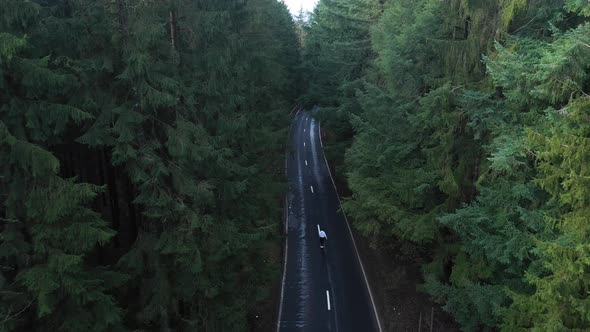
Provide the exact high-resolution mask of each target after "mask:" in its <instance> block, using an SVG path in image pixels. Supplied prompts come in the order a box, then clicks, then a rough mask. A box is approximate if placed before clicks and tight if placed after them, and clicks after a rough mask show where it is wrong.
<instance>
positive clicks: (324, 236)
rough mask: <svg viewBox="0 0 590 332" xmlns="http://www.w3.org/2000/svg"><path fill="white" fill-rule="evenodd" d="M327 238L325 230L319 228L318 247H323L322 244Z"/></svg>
mask: <svg viewBox="0 0 590 332" xmlns="http://www.w3.org/2000/svg"><path fill="white" fill-rule="evenodd" d="M327 239H328V236H327V235H326V232H324V230H320V248H322V249H324V244H326V240H327Z"/></svg>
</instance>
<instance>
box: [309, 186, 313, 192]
mask: <svg viewBox="0 0 590 332" xmlns="http://www.w3.org/2000/svg"><path fill="white" fill-rule="evenodd" d="M309 187H310V188H311V193H312V194H313V186H309Z"/></svg>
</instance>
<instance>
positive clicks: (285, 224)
mask: <svg viewBox="0 0 590 332" xmlns="http://www.w3.org/2000/svg"><path fill="white" fill-rule="evenodd" d="M295 109H297V112H296V113H295V116H294V118H297V115H298V114H299V112H300V111H301V107H300V106H299V105H296V106H295V107H294V108H293V109H292V110H291V112H290V113H289V115H291V114H293V111H295ZM292 129H293V121H291V124H290V125H289V134H288V135H287V146H286V150H285V177H286V178H287V182H288V181H289V179H288V176H287V158H288V156H289V150H288V149H289V144H290V143H291V131H292ZM288 195H289V192H288V189H287V193H286V194H285V206H284V207H283V209H285V211H286V212H285V213H283V219H284V220H283V223H284V228H285V229H284V230H283V231H284V235H285V241H284V242H285V244H284V246H283V248H284V249H283V251H284V256H283V280H282V282H281V296H280V298H279V314H278V317H277V332H279V331H280V329H281V318H282V316H283V298H284V296H285V277H286V275H287V253H288V249H289V234H288V233H289V232H288V229H289V224H288V220H289V199H288Z"/></svg>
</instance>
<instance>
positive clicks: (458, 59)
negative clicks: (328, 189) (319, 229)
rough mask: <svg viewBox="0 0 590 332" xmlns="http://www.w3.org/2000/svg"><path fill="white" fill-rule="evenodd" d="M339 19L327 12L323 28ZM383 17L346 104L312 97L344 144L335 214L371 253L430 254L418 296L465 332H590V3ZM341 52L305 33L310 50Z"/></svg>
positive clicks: (404, 10)
mask: <svg viewBox="0 0 590 332" xmlns="http://www.w3.org/2000/svg"><path fill="white" fill-rule="evenodd" d="M336 3H337V2H333V1H320V6H319V9H318V12H317V15H320V16H319V17H318V21H319V22H320V23H321V22H323V21H321V19H322V17H321V14H322V11H321V9H322V8H324V10H326V8H328V9H329V8H331V6H334V7H335V8H338V7H337V6H335V4H336ZM373 7H374V8H379V5H377V4H374V5H373ZM382 8H383V11H382V12H381V13H380V14H378V15H377V16H378V19H377V20H375V21H374V22H373V23H371V24H370V25H369V28H368V29H369V31H370V41H371V47H372V51H373V52H372V53H369V54H365V55H364V56H363V57H362V58H361V59H360V60H356V64H357V65H363V68H367V69H366V70H364V71H363V72H362V74H361V76H359V77H358V79H357V82H359V84H356V85H355V86H354V89H355V92H354V94H348V95H346V96H342V95H339V94H337V93H336V91H337V90H336V88H337V86H336V87H331V90H330V89H328V86H327V85H323V86H322V85H316V86H320V87H321V88H318V89H313V88H314V87H316V86H314V85H313V84H318V82H320V81H321V79H322V78H320V79H316V80H314V79H311V84H312V85H310V87H311V88H312V90H314V91H313V92H315V93H317V94H318V95H317V96H316V95H311V94H310V95H309V96H311V97H312V99H313V101H314V102H317V103H320V104H322V105H323V106H325V107H324V111H323V113H324V114H321V115H320V117H321V119H322V120H324V122H325V127H326V126H328V127H330V126H333V127H334V128H333V129H335V130H338V129H339V128H345V127H346V121H347V120H348V119H349V120H348V121H349V122H350V125H351V126H352V129H353V130H352V131H351V132H350V133H351V134H353V138H352V141H353V143H352V145H351V146H350V147H349V148H348V150H347V151H346V158H345V168H346V170H347V173H346V175H347V178H348V184H349V187H350V189H351V191H352V194H351V197H350V198H348V199H347V200H346V202H345V204H344V208H345V209H346V211H347V213H348V214H349V215H350V216H352V219H354V224H355V226H356V227H357V228H358V229H359V230H360V231H361V232H362V233H363V234H365V235H369V236H371V238H372V239H373V243H374V244H376V245H380V244H383V245H388V244H389V243H390V242H391V241H394V242H398V241H400V240H402V241H409V242H412V243H413V244H414V245H418V246H419V247H420V248H421V249H422V250H421V251H422V252H426V253H428V256H427V257H422V258H423V259H427V260H428V261H429V262H428V263H427V264H425V265H424V267H423V270H424V275H425V284H424V287H423V289H424V290H425V291H426V292H428V293H429V294H430V295H432V297H433V299H434V300H436V301H438V302H439V303H441V304H442V305H443V308H444V309H445V310H447V311H448V312H450V313H451V314H453V316H454V317H455V318H456V320H457V322H458V323H459V324H460V325H461V327H462V329H463V330H468V331H482V330H487V331H492V330H496V329H502V330H507V331H515V330H525V329H530V330H535V331H563V330H587V329H588V328H590V321H589V320H588V317H587V316H588V315H587V313H588V305H587V303H588V299H587V293H588V288H589V285H588V282H587V280H588V273H587V271H588V270H589V267H588V255H587V253H588V245H587V243H586V242H587V238H588V227H587V226H586V224H587V222H586V221H587V217H586V216H587V215H588V211H589V209H588V206H587V204H588V202H590V193H589V192H588V189H587V188H588V183H587V182H588V181H587V178H588V176H589V175H588V174H586V173H587V172H588V167H587V165H588V162H589V161H588V156H587V151H589V147H588V146H586V145H587V142H588V139H589V137H588V133H589V131H588V128H587V125H586V123H587V122H588V119H587V113H588V109H590V103H589V102H588V98H589V96H588V93H587V92H588V87H589V86H590V85H589V80H588V72H589V69H590V63H589V62H588V59H590V54H589V52H590V47H589V44H590V40H588V36H590V33H589V30H588V22H587V20H588V19H587V17H588V15H589V13H588V3H587V1H575V0H573V1H538V0H528V1H524V0H497V1H465V0H456V1H455V0H452V1H437V0H421V1H385V2H383V5H382ZM342 20H345V21H344V22H341V21H342ZM355 22H356V21H355V17H354V16H353V17H346V16H343V17H341V19H340V21H339V24H340V25H341V26H347V25H348V24H350V25H352V24H354V23H355ZM349 30H350V31H352V29H349ZM342 36H343V34H342V33H340V30H338V29H335V28H333V29H324V30H320V29H319V28H317V27H316V28H314V26H313V25H312V26H311V28H310V29H309V30H308V35H307V36H306V38H307V40H312V41H313V40H315V39H319V38H321V40H323V41H326V40H327V41H328V42H327V44H330V43H335V42H336V41H338V40H340V39H341V38H342ZM306 47H307V48H306V50H305V52H307V53H308V54H313V52H317V45H314V44H310V43H308V44H306ZM320 58H321V57H319V56H317V57H316V58H314V59H320ZM311 66H312V68H314V69H317V70H316V71H313V73H314V75H324V74H326V73H330V72H336V71H337V70H339V69H340V68H341V67H340V66H329V65H328V63H327V62H323V63H322V62H320V61H316V62H313V63H312V64H311ZM308 70H309V69H308ZM328 77H332V76H324V78H326V79H327V78H328ZM351 96H352V97H353V102H351V101H349V100H347V98H350V97H351ZM354 103H356V105H358V106H359V107H358V108H357V109H355V110H350V109H348V110H346V111H343V110H344V108H343V107H342V106H340V105H344V104H349V105H351V104H354ZM334 106H335V107H334ZM335 110H336V111H335ZM327 113H333V114H332V115H328V114H327ZM334 118H338V119H342V120H341V122H334V121H330V120H331V119H334ZM342 122H344V123H342ZM392 238H394V239H392Z"/></svg>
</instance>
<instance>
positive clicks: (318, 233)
mask: <svg viewBox="0 0 590 332" xmlns="http://www.w3.org/2000/svg"><path fill="white" fill-rule="evenodd" d="M318 236H320V225H318Z"/></svg>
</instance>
